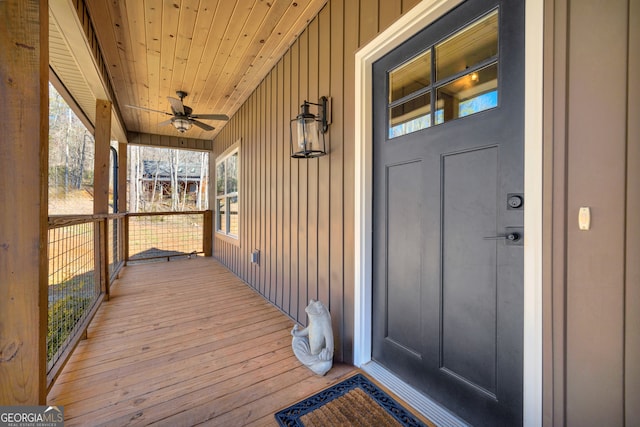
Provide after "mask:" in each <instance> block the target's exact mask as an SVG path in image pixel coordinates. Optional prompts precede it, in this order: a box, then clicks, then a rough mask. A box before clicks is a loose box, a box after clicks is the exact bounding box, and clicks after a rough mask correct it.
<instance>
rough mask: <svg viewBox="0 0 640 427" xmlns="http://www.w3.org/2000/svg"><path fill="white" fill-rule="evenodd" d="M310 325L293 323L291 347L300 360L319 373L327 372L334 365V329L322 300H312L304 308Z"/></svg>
mask: <svg viewBox="0 0 640 427" xmlns="http://www.w3.org/2000/svg"><path fill="white" fill-rule="evenodd" d="M304 311H305V312H306V313H307V316H308V317H309V326H307V327H306V328H304V329H299V328H298V325H297V324H295V325H293V329H292V330H291V335H293V340H292V341H291V347H292V348H293V353H294V354H295V355H296V357H297V358H298V360H299V361H300V362H301V363H302V364H303V365H305V366H306V367H307V368H309V369H311V371H313V373H315V374H317V375H321V376H322V375H324V374H326V373H327V372H328V371H329V369H331V367H332V366H333V330H332V329H331V315H330V314H329V310H328V309H327V307H326V306H325V305H324V304H323V303H321V302H320V301H314V300H310V301H309V305H308V306H307V308H305V309H304Z"/></svg>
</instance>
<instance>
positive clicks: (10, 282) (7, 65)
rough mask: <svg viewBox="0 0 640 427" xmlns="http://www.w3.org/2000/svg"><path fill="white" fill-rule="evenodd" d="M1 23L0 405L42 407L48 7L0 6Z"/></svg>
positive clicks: (17, 0)
mask: <svg viewBox="0 0 640 427" xmlns="http://www.w3.org/2000/svg"><path fill="white" fill-rule="evenodd" d="M0 22H2V25H0V94H2V102H0V116H1V117H2V120H0V206H2V209H0V406H12V405H42V404H44V403H45V401H46V390H47V375H46V366H47V345H46V336H47V181H48V179H47V178H48V177H47V173H48V151H49V145H48V142H47V138H48V131H49V115H48V108H49V89H48V84H49V78H48V76H49V49H48V43H49V19H48V6H47V1H46V0H3V1H0Z"/></svg>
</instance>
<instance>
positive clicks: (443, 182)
mask: <svg viewBox="0 0 640 427" xmlns="http://www.w3.org/2000/svg"><path fill="white" fill-rule="evenodd" d="M373 78H374V89H373V94H374V98H373V99H374V105H373V115H374V120H373V121H374V125H373V126H374V154H373V155H374V166H373V167H374V172H373V174H374V184H373V189H374V206H373V215H374V220H373V223H374V229H373V233H374V237H373V239H374V245H373V246H374V248H373V260H374V268H373V313H372V319H373V358H374V360H375V361H377V362H378V363H380V364H382V365H384V366H386V367H387V368H388V369H390V370H391V371H393V372H395V373H396V374H397V375H398V376H400V377H401V378H403V379H404V380H405V381H406V382H408V383H410V384H412V385H414V386H415V387H417V388H418V389H420V390H422V391H424V392H425V393H426V394H428V395H429V396H431V397H432V398H434V399H435V400H437V401H439V402H441V403H442V404H443V405H445V406H446V407H448V408H450V409H451V410H452V411H453V412H454V413H456V414H457V415H459V416H460V417H462V418H464V419H465V420H467V421H468V422H470V423H472V424H474V425H487V426H496V425H508V426H516V425H521V424H522V339H523V335H522V331H523V289H522V288H523V270H522V265H523V245H522V243H523V239H524V229H523V207H524V202H525V200H524V195H523V185H524V184H523V164H524V154H523V153H524V149H523V122H524V113H523V111H524V108H523V102H524V83H523V82H524V2H523V1H516V0H508V1H482V0H468V1H466V2H464V3H463V4H462V5H461V6H459V7H457V8H456V9H454V10H453V11H451V12H450V13H448V14H447V15H445V16H444V17H442V18H441V19H439V20H438V21H436V22H435V23H433V24H432V25H430V26H429V27H428V28H426V29H424V30H423V31H422V32H421V33H419V34H417V35H416V36H414V37H413V38H411V39H410V40H408V41H407V42H405V43H404V44H403V45H401V46H400V47H398V48H397V49H395V50H394V51H392V52H390V53H389V54H387V55H386V56H385V57H383V58H381V59H380V60H379V61H377V62H376V63H375V64H374V66H373Z"/></svg>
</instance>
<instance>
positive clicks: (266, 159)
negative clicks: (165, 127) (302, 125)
mask: <svg viewBox="0 0 640 427" xmlns="http://www.w3.org/2000/svg"><path fill="white" fill-rule="evenodd" d="M415 4H416V1H408V0H394V1H390V2H386V1H382V0H359V1H345V0H329V1H328V2H327V4H326V5H325V7H324V8H323V9H322V10H321V11H320V13H319V14H318V15H317V16H316V17H315V18H314V19H313V20H311V21H310V22H309V26H308V27H307V29H306V30H305V31H304V32H303V33H302V34H300V36H299V37H298V39H297V40H296V41H294V42H293V43H292V45H291V46H290V48H289V50H288V51H287V52H286V53H285V54H284V56H283V57H282V58H281V60H280V61H279V62H278V63H277V64H276V65H275V67H274V68H273V69H272V70H271V71H270V73H269V74H268V75H267V76H266V77H265V79H264V80H263V81H262V82H261V84H260V85H259V86H258V87H257V88H256V90H255V92H254V93H253V94H252V95H251V96H250V97H249V98H248V99H247V101H246V102H245V103H244V104H243V105H242V107H240V109H239V110H238V111H237V112H236V114H235V115H234V116H233V117H232V118H231V120H230V121H229V122H228V123H227V124H226V125H225V127H224V128H223V129H222V130H221V132H220V134H218V136H217V137H216V139H215V141H214V151H213V158H214V159H215V158H216V157H217V156H218V155H219V154H220V153H222V152H224V150H226V149H227V148H228V147H229V146H230V145H231V144H233V143H234V142H236V141H237V140H238V139H241V140H242V142H241V145H240V150H241V151H240V153H241V154H240V187H239V188H240V237H239V239H238V242H237V244H233V243H228V242H227V241H225V240H222V239H217V238H216V239H215V241H214V254H215V257H216V258H217V259H218V260H220V261H221V262H222V263H224V264H225V265H226V266H227V267H228V268H229V269H231V270H232V271H233V272H234V273H236V274H237V275H238V276H239V277H240V278H242V279H243V280H244V281H245V282H247V283H248V284H249V285H250V286H252V287H253V288H254V289H256V290H257V291H258V292H260V293H261V294H262V295H263V296H264V297H265V298H266V299H268V300H269V301H271V302H272V303H273V304H275V305H276V306H277V307H279V308H280V309H281V310H282V311H283V312H285V313H287V314H288V315H289V316H290V317H291V318H292V319H294V320H295V321H297V322H300V323H301V324H303V325H306V323H307V315H306V313H305V311H304V309H305V307H306V306H307V304H308V302H309V299H311V298H313V299H319V300H320V301H322V302H323V303H325V304H326V305H327V306H328V307H329V310H330V311H331V316H332V320H333V325H334V337H335V346H336V353H335V356H336V360H341V361H347V362H350V361H352V360H353V351H352V346H353V321H354V319H353V315H354V313H353V306H354V283H353V277H354V271H355V270H354V269H355V266H354V254H353V250H354V245H353V235H354V218H353V214H354V200H353V198H354V191H355V189H354V175H353V173H354V171H353V164H354V161H355V159H354V156H355V148H354V147H355V145H354V141H353V134H354V127H355V123H354V122H353V111H354V102H355V101H354V99H353V98H354V93H355V92H354V85H355V81H354V73H355V62H354V61H355V57H354V54H355V52H356V50H357V49H358V48H359V47H361V46H362V44H363V43H366V42H368V41H369V40H371V39H372V38H373V37H375V35H376V34H378V32H379V31H382V30H384V29H385V28H386V27H387V26H389V25H391V24H392V23H393V22H394V21H395V20H396V19H397V18H399V17H400V16H401V14H402V13H405V12H406V11H407V10H409V9H410V8H411V7H413V6H414V5H415ZM320 96H330V97H331V98H332V101H333V102H332V110H333V111H332V120H333V123H332V124H331V125H330V127H329V131H328V132H327V134H326V135H325V138H326V143H327V149H328V151H329V155H327V156H324V157H320V158H317V159H309V160H298V159H291V158H290V130H289V122H290V120H291V119H292V118H294V117H295V116H296V115H297V114H298V113H299V112H300V104H302V102H303V101H304V100H307V101H310V102H317V100H318V99H319V97H320ZM311 111H312V112H315V107H313V108H312V110H311ZM213 163H214V162H212V164H213ZM213 167H214V166H212V168H213ZM212 174H215V170H214V171H212ZM212 199H214V198H212ZM214 234H215V233H214ZM254 249H258V250H260V264H259V265H255V264H252V263H251V252H252V251H253V250H254Z"/></svg>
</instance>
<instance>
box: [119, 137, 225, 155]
mask: <svg viewBox="0 0 640 427" xmlns="http://www.w3.org/2000/svg"><path fill="white" fill-rule="evenodd" d="M127 140H128V141H129V144H134V145H150V146H153V147H160V148H182V149H186V150H194V151H212V150H213V141H212V140H210V139H195V138H184V137H182V136H167V135H154V134H150V133H135V132H129V133H128V134H127Z"/></svg>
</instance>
